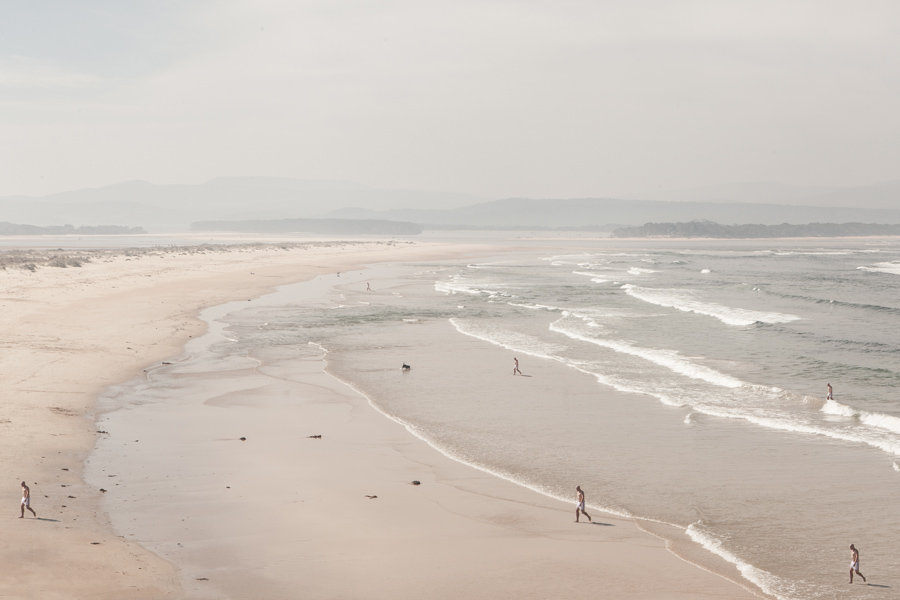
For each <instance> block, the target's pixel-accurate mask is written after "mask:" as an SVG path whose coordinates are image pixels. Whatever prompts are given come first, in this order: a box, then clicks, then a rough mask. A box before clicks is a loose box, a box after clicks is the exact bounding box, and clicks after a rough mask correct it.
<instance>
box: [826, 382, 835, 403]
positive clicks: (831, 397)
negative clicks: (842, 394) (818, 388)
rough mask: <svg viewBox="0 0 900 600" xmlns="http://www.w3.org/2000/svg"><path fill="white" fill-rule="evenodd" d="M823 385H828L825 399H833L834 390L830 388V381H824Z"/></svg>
mask: <svg viewBox="0 0 900 600" xmlns="http://www.w3.org/2000/svg"><path fill="white" fill-rule="evenodd" d="M825 385H827V386H828V395H827V396H825V399H826V400H834V390H833V389H831V384H830V383H826V384H825Z"/></svg>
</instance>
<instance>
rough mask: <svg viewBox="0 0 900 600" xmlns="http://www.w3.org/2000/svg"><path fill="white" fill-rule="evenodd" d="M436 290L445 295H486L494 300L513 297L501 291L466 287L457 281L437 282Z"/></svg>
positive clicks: (435, 284)
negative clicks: (496, 297)
mask: <svg viewBox="0 0 900 600" xmlns="http://www.w3.org/2000/svg"><path fill="white" fill-rule="evenodd" d="M434 289H435V291H437V292H444V293H445V294H469V295H470V296H482V295H484V296H489V297H491V298H493V297H494V296H511V295H510V294H506V293H504V292H501V291H499V290H486V289H482V288H478V287H474V286H471V285H466V284H464V283H460V282H459V281H456V280H454V281H436V282H435V283H434Z"/></svg>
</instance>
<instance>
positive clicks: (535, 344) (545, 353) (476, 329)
mask: <svg viewBox="0 0 900 600" xmlns="http://www.w3.org/2000/svg"><path fill="white" fill-rule="evenodd" d="M450 324H451V325H453V327H455V328H456V330H457V331H458V332H460V333H462V334H463V335H468V336H470V337H473V338H477V339H479V340H482V341H484V342H489V343H491V344H494V345H496V346H500V347H502V348H506V349H507V350H512V351H513V352H521V353H522V354H528V355H530V356H536V357H538V358H547V359H550V360H556V361H561V359H560V358H559V357H558V356H554V353H556V352H560V351H562V350H565V347H564V346H560V345H558V344H551V343H547V342H544V341H543V340H541V339H539V338H536V337H534V336H530V335H527V334H524V333H519V332H516V331H508V330H500V329H493V330H491V329H488V328H486V327H483V326H481V325H479V324H476V323H474V322H469V321H463V320H461V319H457V318H456V317H451V318H450Z"/></svg>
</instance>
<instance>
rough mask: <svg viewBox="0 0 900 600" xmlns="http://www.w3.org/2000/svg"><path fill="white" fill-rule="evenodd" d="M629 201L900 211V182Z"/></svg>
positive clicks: (647, 195) (684, 193)
mask: <svg viewBox="0 0 900 600" xmlns="http://www.w3.org/2000/svg"><path fill="white" fill-rule="evenodd" d="M625 198H626V199H633V200H663V201H667V202H747V203H754V204H793V205H802V206H856V207H860V208H883V209H900V179H898V180H894V181H886V182H884V183H877V184H874V185H864V186H857V187H824V186H795V185H787V184H784V183H770V182H756V183H743V184H735V185H712V186H706V187H697V188H689V189H683V190H663V191H655V192H644V193H641V194H629V195H628V196H625Z"/></svg>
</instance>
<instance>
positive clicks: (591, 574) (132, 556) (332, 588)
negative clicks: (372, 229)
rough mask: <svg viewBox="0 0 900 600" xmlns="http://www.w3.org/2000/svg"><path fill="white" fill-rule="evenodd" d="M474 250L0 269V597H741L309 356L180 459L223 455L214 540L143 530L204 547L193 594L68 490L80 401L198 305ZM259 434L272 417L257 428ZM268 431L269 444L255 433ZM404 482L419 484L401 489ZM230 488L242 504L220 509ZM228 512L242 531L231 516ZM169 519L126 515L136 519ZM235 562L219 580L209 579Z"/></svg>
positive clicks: (186, 330) (89, 430) (77, 480)
mask: <svg viewBox="0 0 900 600" xmlns="http://www.w3.org/2000/svg"><path fill="white" fill-rule="evenodd" d="M479 250H483V249H479V248H476V247H449V246H443V247H437V246H435V245H427V244H421V243H418V244H415V245H409V246H408V245H404V246H401V247H392V248H384V247H375V249H373V248H372V247H353V246H351V247H348V248H346V249H335V248H330V249H328V248H325V249H322V248H318V249H314V250H279V249H265V250H261V249H257V250H254V251H247V252H231V253H210V254H205V255H197V254H186V255H167V256H166V258H160V257H158V256H153V257H143V258H140V259H139V260H130V261H126V260H125V259H124V258H119V259H114V260H113V262H109V263H104V262H95V263H91V264H88V265H86V266H84V267H82V268H80V269H75V268H69V269H53V268H43V269H39V270H38V271H36V272H35V273H30V272H23V271H6V272H2V273H0V278H3V281H4V293H3V296H2V297H3V300H2V302H0V308H2V309H3V311H2V312H0V315H2V317H0V319H2V323H3V331H4V332H5V333H6V335H5V337H4V341H5V342H6V344H5V346H4V353H3V355H2V359H0V375H2V377H3V381H4V382H5V383H6V385H5V386H4V402H3V404H2V407H0V411H2V412H0V430H2V431H3V432H4V434H5V435H3V437H2V441H0V456H2V458H3V460H2V461H0V469H2V470H3V472H4V474H5V477H4V478H3V479H4V480H5V481H7V482H8V483H7V484H6V486H7V492H4V493H3V497H6V498H7V503H8V506H10V511H11V515H10V522H9V526H8V527H7V528H6V529H5V530H4V535H3V536H2V541H0V549H2V560H3V564H4V574H3V577H2V580H0V596H2V597H13V598H16V597H23V598H47V599H52V598H84V597H92V598H110V599H112V598H160V597H173V598H182V597H196V596H198V595H202V596H206V595H207V593H204V591H203V590H204V589H205V590H206V591H207V592H209V593H211V594H212V595H213V596H216V595H218V592H219V591H222V590H227V591H228V592H229V593H230V594H231V595H232V597H234V598H281V597H283V598H296V597H307V598H322V597H335V598H337V597H340V598H356V597H370V598H412V597H415V598H422V597H438V598H465V597H483V598H496V597H513V596H517V597H525V598H539V597H540V598H544V597H562V596H574V597H585V598H587V597H591V598H594V597H617V598H622V597H624V598H694V597H714V598H749V597H753V596H752V595H751V594H750V593H749V592H747V591H745V590H744V589H742V588H741V587H739V586H737V585H735V584H733V583H731V582H728V581H726V580H725V579H723V578H720V577H718V576H715V575H712V574H710V573H707V572H705V571H702V570H700V569H698V568H696V567H694V566H692V565H691V564H689V563H687V562H684V561H682V560H680V559H678V558H677V557H675V556H674V555H673V554H671V553H670V552H668V551H667V550H666V549H665V545H664V544H663V543H662V542H661V541H660V540H658V539H657V538H655V537H652V536H650V535H648V534H645V533H643V532H641V531H639V530H638V529H637V528H636V527H635V526H634V524H632V523H629V522H627V521H622V520H613V519H610V518H606V517H602V516H600V515H596V516H595V520H597V517H599V520H602V521H603V522H605V523H610V524H612V525H614V526H612V527H601V526H591V525H577V526H576V525H574V524H573V523H571V521H572V520H573V517H574V514H573V511H572V510H571V507H563V506H561V505H560V504H559V503H557V502H555V501H552V500H549V499H546V498H543V497H541V496H539V495H537V494H535V493H532V492H529V491H528V490H524V489H522V488H518V487H517V486H514V485H512V484H509V483H507V482H504V481H502V480H499V479H496V478H493V477H490V476H488V475H485V474H482V473H480V472H478V471H475V470H474V469H471V468H469V467H466V466H464V465H460V464H458V463H455V462H453V461H451V460H449V459H447V458H445V457H443V456H442V455H440V454H439V453H437V452H436V451H434V450H432V449H431V448H430V447H428V446H427V445H425V444H424V443H423V442H421V441H419V440H417V439H415V438H413V437H412V436H411V435H410V434H408V433H407V432H406V431H405V430H403V428H401V427H400V426H399V425H396V424H395V423H392V422H390V421H388V420H387V419H385V418H384V417H382V416H381V415H379V414H378V413H376V412H375V411H374V410H372V409H371V408H369V407H368V406H367V405H366V404H365V400H364V399H363V398H362V397H361V396H359V395H358V394H356V393H355V392H353V391H352V390H350V389H349V388H347V387H346V386H344V385H343V384H341V383H339V382H337V381H336V380H334V379H332V378H330V377H329V376H327V375H325V374H324V373H322V366H323V363H322V360H321V359H320V358H318V357H315V356H312V357H309V358H308V361H309V365H308V366H309V368H308V371H307V375H306V376H305V378H304V380H303V381H302V382H299V383H297V384H296V385H300V386H303V387H304V392H303V394H302V395H303V398H304V401H303V402H302V403H297V402H294V403H286V404H284V405H281V406H279V405H278V403H277V402H276V403H274V404H273V405H272V406H269V407H267V411H266V412H267V418H266V419H265V420H264V421H261V420H259V419H258V418H257V419H256V420H254V418H253V417H254V415H255V413H254V412H247V411H243V412H242V411H241V410H237V411H223V413H222V416H221V418H220V419H217V422H216V423H215V425H216V427H217V428H219V429H230V430H235V429H236V428H237V427H238V426H239V427H240V429H241V430H242V431H244V432H245V433H243V434H242V435H246V436H247V438H248V441H247V442H244V443H242V442H239V441H236V440H235V441H232V442H231V443H219V445H218V447H217V448H216V449H209V450H204V449H203V448H198V449H197V450H198V452H204V451H209V452H218V453H220V454H222V455H223V456H225V457H226V458H229V457H230V458H233V461H228V462H227V464H229V465H231V466H233V467H234V470H233V473H231V474H230V477H232V478H233V479H232V481H233V482H236V485H234V486H232V488H233V489H230V490H226V489H224V485H222V486H219V485H218V484H220V483H222V482H220V481H216V484H217V485H216V486H215V487H213V486H209V487H207V488H203V487H202V486H201V488H202V489H199V490H198V493H200V494H202V495H203V497H204V498H207V499H208V502H207V503H205V504H204V505H203V506H204V514H205V515H206V516H207V517H209V518H207V520H206V522H212V523H216V524H217V525H218V527H219V529H218V530H216V531H214V532H212V534H211V535H210V532H208V531H205V530H204V531H200V532H198V531H195V532H194V533H193V534H192V533H190V531H188V530H184V531H178V532H174V531H173V532H167V531H161V532H160V533H159V539H161V540H162V542H164V543H169V544H172V545H176V544H177V543H178V540H175V539H166V538H167V536H172V537H175V536H177V535H187V536H188V537H190V536H191V535H198V533H202V534H203V535H209V537H208V540H210V542H209V543H207V544H206V547H205V550H204V551H198V552H194V553H192V554H191V555H190V556H187V555H185V556H184V557H183V558H184V560H185V563H189V564H191V565H197V564H204V565H205V568H206V569H207V570H208V572H209V575H200V574H197V575H196V577H201V576H207V577H209V581H208V582H196V577H194V575H195V574H194V573H192V572H188V571H189V570H188V569H185V571H184V572H182V573H179V572H178V570H177V569H176V568H175V566H174V565H173V564H171V563H170V562H168V561H166V560H163V559H161V558H159V557H158V556H157V555H155V554H153V553H152V552H150V551H148V550H145V549H144V548H142V547H141V546H139V545H137V544H135V543H131V542H128V541H126V540H124V539H122V538H120V537H118V534H121V535H126V534H127V533H128V532H122V531H119V532H113V531H112V529H111V527H110V525H109V521H108V519H107V517H106V516H105V515H104V513H103V512H102V510H101V509H100V497H101V494H100V492H99V491H98V489H97V487H98V486H89V485H88V484H86V483H85V482H84V481H83V480H82V462H83V460H84V459H85V457H86V455H87V453H88V452H89V450H90V448H91V447H92V446H93V444H94V441H95V439H96V436H97V434H96V433H95V429H96V427H95V426H94V423H93V421H92V414H93V408H94V403H95V398H96V396H97V394H98V392H100V391H101V390H102V389H103V388H104V387H105V386H108V385H110V384H114V383H118V382H122V381H125V380H128V379H130V378H132V377H134V376H135V375H137V374H138V373H140V371H141V369H142V368H144V367H147V366H149V365H152V364H154V363H158V362H159V361H161V360H163V359H168V358H169V357H172V356H177V355H179V354H180V352H181V348H182V347H183V345H184V343H185V342H186V341H187V340H188V339H189V337H190V336H197V335H198V334H200V333H202V331H203V325H202V323H200V322H199V321H198V320H197V319H196V318H195V315H196V313H197V312H198V310H199V309H201V308H203V307H207V306H214V305H218V304H222V303H224V302H226V301H229V300H235V299H237V298H244V297H246V298H247V299H251V298H255V297H257V296H259V295H260V294H262V293H263V292H265V291H266V290H268V289H270V288H271V287H273V286H275V285H280V284H284V283H289V282H293V281H298V280H303V279H307V278H310V277H312V276H315V275H316V274H319V273H326V272H334V271H345V270H347V269H348V268H349V267H350V265H354V266H355V265H359V264H362V263H374V262H378V261H386V260H391V261H399V260H404V261H408V260H416V259H419V260H426V259H430V258H434V257H437V256H448V257H449V256H451V255H454V254H455V255H460V254H462V253H466V252H469V253H473V252H477V251H479ZM251 272H252V273H253V274H252V275H251ZM163 408H165V407H163ZM268 411H272V412H271V413H269V412H268ZM276 411H280V412H276ZM164 412H165V411H164ZM274 414H278V415H283V416H284V417H285V418H278V417H273V415H274ZM171 415H172V411H171V408H169V416H171ZM257 417H258V415H257ZM229 419H238V422H236V423H235V422H232V423H229ZM273 421H274V422H278V423H281V424H282V425H280V426H279V427H278V428H277V431H276V432H272V431H271V430H270V428H271V427H272V425H271V423H272V422H273ZM298 423H303V424H304V427H303V428H302V430H298V427H296V424H298ZM307 424H308V427H306V425H307ZM282 427H283V428H288V429H285V430H284V433H285V435H275V434H277V433H281V428H282ZM315 428H318V429H322V430H325V429H327V430H328V432H329V434H328V438H327V439H323V440H310V439H306V438H304V436H305V435H310V434H313V433H318V431H313V429H315ZM288 432H290V434H291V435H287V433H288ZM128 433H129V434H130V433H131V432H128ZM173 437H176V438H177V436H174V435H173ZM136 439H139V438H136ZM298 442H303V445H302V446H300V448H301V450H299V451H301V452H303V453H304V457H305V458H306V460H302V461H296V460H291V461H290V462H289V461H287V460H284V459H283V458H282V459H281V460H280V459H279V457H285V456H291V457H292V458H296V454H295V453H294V454H291V453H289V452H285V451H284V448H282V447H280V446H279V445H280V444H287V443H290V444H292V447H294V446H297V444H298ZM201 463H202V461H201ZM63 469H68V471H64V470H63ZM278 477H282V478H291V479H293V480H296V481H298V482H302V493H300V492H295V493H293V495H291V496H290V497H288V496H285V495H283V493H284V492H283V491H282V490H283V489H284V486H274V487H273V486H269V487H270V488H272V490H273V492H272V494H267V491H266V488H265V486H266V484H267V483H269V482H271V481H272V478H278ZM22 479H25V480H27V481H28V483H29V485H31V489H32V497H33V503H32V506H33V507H34V509H35V510H36V511H37V513H38V516H39V517H40V518H42V519H43V518H46V519H52V521H44V520H38V521H35V520H33V519H31V518H30V515H29V517H26V518H25V519H22V520H15V521H14V520H13V519H14V518H15V517H17V516H18V501H19V485H18V483H19V482H20V481H21V480H22ZM412 479H419V480H420V481H421V482H422V485H421V486H412V485H410V484H409V481H411V480H412ZM63 485H65V486H67V487H61V486H63ZM226 485H231V484H226ZM107 487H108V488H111V487H112V486H107ZM110 492H111V493H112V492H113V490H112V489H111V490H110ZM232 492H234V495H235V496H237V497H238V498H242V500H241V501H239V502H232V501H230V500H225V499H226V498H228V496H226V495H225V494H226V493H232ZM365 494H374V495H378V498H377V499H374V500H369V499H367V498H365ZM69 496H75V498H69ZM301 501H302V504H301ZM292 502H293V503H296V505H295V506H291V505H290V503H292ZM110 504H112V501H110ZM248 505H249V506H253V509H252V510H253V512H252V514H251V515H250V518H245V519H240V518H238V516H240V517H246V515H247V513H246V506H248ZM63 506H65V508H63ZM301 507H302V510H301ZM180 508H181V507H180V506H178V505H177V503H173V504H172V505H171V506H166V505H163V506H139V507H136V508H135V509H134V510H136V511H138V512H139V513H143V514H144V515H151V516H152V514H153V512H154V511H162V512H165V513H166V514H169V511H172V510H179V509H180ZM186 516H190V515H186ZM248 524H249V526H248ZM92 542H100V544H98V545H92ZM190 542H191V540H190V539H186V544H185V545H186V546H189V547H192V548H193V547H194V545H191V544H190ZM235 560H236V561H237V562H236V563H235V564H236V565H237V568H228V569H223V568H222V567H223V566H224V565H225V564H226V563H227V562H228V561H235ZM241 565H244V566H245V567H246V570H243V569H242V568H240V567H241ZM227 566H229V567H232V565H227ZM191 568H194V567H191ZM182 580H187V581H188V582H189V588H185V587H183V584H182ZM203 586H208V587H207V588H204V587H203Z"/></svg>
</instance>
